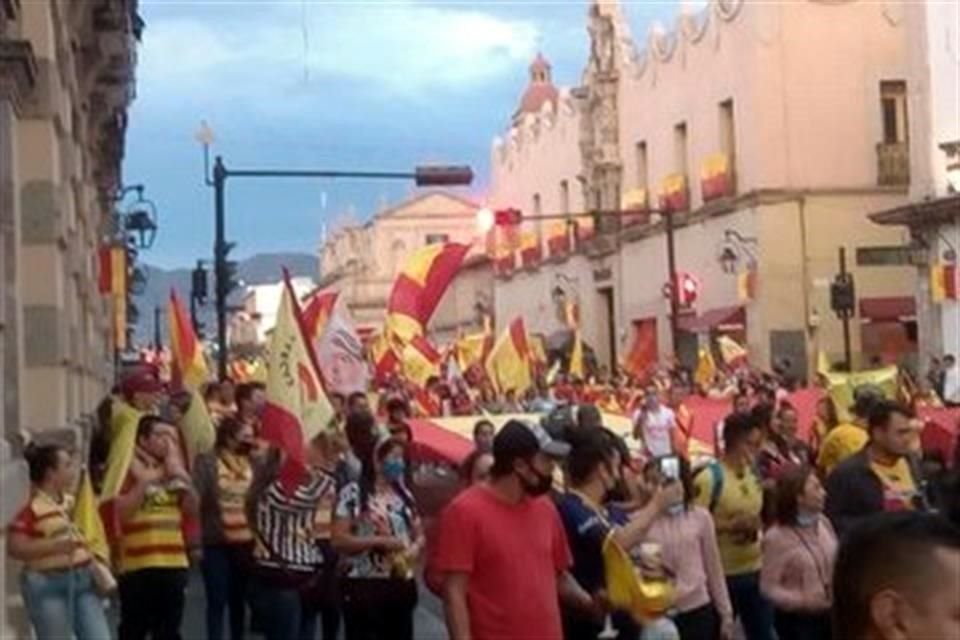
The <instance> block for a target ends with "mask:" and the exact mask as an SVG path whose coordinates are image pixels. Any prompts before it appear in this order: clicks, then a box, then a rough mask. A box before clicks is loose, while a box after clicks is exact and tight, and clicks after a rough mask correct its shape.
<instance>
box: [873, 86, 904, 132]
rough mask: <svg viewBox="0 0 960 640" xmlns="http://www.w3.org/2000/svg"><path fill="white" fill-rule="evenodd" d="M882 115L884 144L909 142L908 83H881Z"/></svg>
mask: <svg viewBox="0 0 960 640" xmlns="http://www.w3.org/2000/svg"><path fill="white" fill-rule="evenodd" d="M880 114H881V117H882V118H883V142H884V144H897V143H900V142H906V141H907V83H906V82H904V81H903V80H884V81H882V82H881V83H880Z"/></svg>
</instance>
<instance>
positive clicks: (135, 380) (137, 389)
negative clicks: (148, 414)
mask: <svg viewBox="0 0 960 640" xmlns="http://www.w3.org/2000/svg"><path fill="white" fill-rule="evenodd" d="M161 391H163V383H162V382H160V381H159V380H157V378H156V377H155V376H153V375H150V374H149V373H147V372H145V371H142V372H138V373H134V374H131V375H129V376H127V377H126V378H124V379H123V382H121V383H120V392H121V393H122V394H123V395H125V396H127V397H130V396H132V395H133V394H135V393H160V392H161Z"/></svg>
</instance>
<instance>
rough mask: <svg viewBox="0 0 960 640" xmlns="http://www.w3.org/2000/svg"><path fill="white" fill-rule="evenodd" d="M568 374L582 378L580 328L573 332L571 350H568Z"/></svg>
mask: <svg viewBox="0 0 960 640" xmlns="http://www.w3.org/2000/svg"><path fill="white" fill-rule="evenodd" d="M570 375H571V376H574V377H576V378H580V379H581V380H583V340H582V339H581V338H580V330H579V329H577V330H576V331H574V332H573V350H572V351H571V352H570Z"/></svg>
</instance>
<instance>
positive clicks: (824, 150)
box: [490, 0, 923, 377]
mask: <svg viewBox="0 0 960 640" xmlns="http://www.w3.org/2000/svg"><path fill="white" fill-rule="evenodd" d="M903 11H904V10H903V7H902V6H901V5H900V3H879V4H878V3H866V2H855V1H854V2H840V3H830V4H824V3H819V2H808V1H803V2H793V3H750V2H744V1H742V0H712V1H711V2H710V3H709V4H708V5H707V6H706V7H705V8H704V9H703V10H701V11H699V12H696V13H683V14H682V15H681V16H680V17H679V18H678V20H677V22H676V25H675V26H674V28H673V29H672V30H665V29H662V28H659V27H654V28H652V29H651V30H650V32H649V34H647V37H646V38H645V39H644V40H643V41H642V42H638V41H637V40H635V39H634V38H633V36H632V35H631V33H630V30H629V28H628V25H627V21H626V20H625V19H624V16H623V15H622V13H621V8H620V6H619V3H617V2H606V1H604V2H594V3H591V6H590V8H589V13H588V20H587V28H588V31H589V33H590V39H591V46H590V55H589V59H588V60H587V62H586V65H585V69H584V72H583V78H582V82H581V86H579V87H576V88H573V89H569V90H565V89H562V88H561V89H558V91H557V99H556V101H554V102H553V103H549V104H545V105H542V106H541V108H540V109H539V110H538V111H536V112H533V111H530V112H528V113H526V114H524V115H523V117H521V118H515V119H514V124H513V126H511V127H510V129H509V130H508V131H507V132H506V133H505V134H504V135H502V136H501V137H498V138H497V139H495V140H494V143H493V151H492V162H491V165H492V189H491V194H490V204H491V206H493V207H496V208H504V207H517V208H520V209H521V210H523V211H524V216H525V221H524V225H526V228H527V230H528V232H536V234H537V242H538V243H539V245H540V247H541V249H542V251H541V253H542V255H543V260H541V261H540V262H539V263H536V264H527V265H526V266H523V267H521V268H517V269H513V270H507V271H506V272H504V271H501V272H500V274H499V276H498V279H497V283H496V293H495V307H496V315H497V318H498V320H500V319H504V318H506V319H509V318H510V317H512V316H515V315H517V314H522V315H524V317H525V318H527V320H528V324H529V325H531V330H532V331H536V332H543V333H547V334H549V333H550V332H551V331H552V330H555V329H556V328H557V327H558V326H560V325H561V320H560V317H561V316H560V315H559V314H557V313H554V311H555V310H556V309H554V307H555V306H556V304H555V303H556V301H557V300H558V299H563V297H567V296H569V295H574V296H576V297H577V299H578V300H579V301H580V308H581V326H582V331H583V336H584V339H585V340H586V341H587V343H588V344H590V345H592V346H593V347H594V349H595V351H596V353H597V355H598V358H599V360H600V361H601V362H603V363H611V362H614V361H618V360H620V359H621V358H622V356H623V355H624V353H625V351H626V350H628V349H629V348H630V345H631V342H632V340H633V336H634V334H635V333H636V332H637V331H638V326H639V325H641V324H652V325H655V333H656V335H657V345H658V351H659V353H660V354H661V356H662V357H665V356H667V355H668V354H671V353H673V352H674V347H676V351H677V352H678V353H679V355H680V356H681V357H682V359H683V360H685V361H686V362H687V363H691V362H692V361H693V360H694V359H695V357H696V350H697V347H698V345H699V344H704V343H705V342H706V341H707V339H708V338H709V337H710V336H715V335H717V334H718V333H728V334H731V335H733V337H735V338H736V339H738V340H740V341H742V342H743V343H745V344H746V346H747V347H748V349H749V352H750V356H751V359H752V360H753V361H754V362H755V363H756V364H757V365H760V366H763V367H769V366H771V365H772V364H774V363H776V364H786V365H788V367H789V368H790V369H791V370H792V371H793V373H795V374H796V375H798V376H801V377H805V376H807V375H809V374H810V373H811V369H812V363H813V362H815V356H816V353H817V352H818V351H820V350H822V351H824V352H825V353H826V354H827V355H828V357H830V358H831V359H832V360H834V361H836V360H838V359H840V358H841V356H842V354H843V342H842V328H841V323H840V322H839V321H838V320H837V319H836V318H835V317H834V315H833V313H832V312H831V310H830V303H829V288H830V287H829V285H830V281H831V280H832V278H833V277H834V275H835V273H836V272H837V270H838V253H839V249H840V248H841V247H842V248H844V249H845V250H846V253H847V264H848V268H849V270H850V271H851V272H852V273H853V274H854V277H855V279H856V287H857V297H858V301H857V314H856V317H855V318H854V320H853V322H852V347H853V351H854V366H858V365H860V364H861V363H863V364H866V363H868V362H870V361H874V360H876V359H877V358H880V359H883V360H888V361H902V360H907V361H910V360H913V359H915V357H916V351H917V344H916V317H915V314H916V311H915V305H914V303H913V300H912V296H911V295H910V292H911V291H912V269H911V267H909V266H908V265H904V264H900V263H897V264H892V265H890V264H887V263H886V262H884V261H883V260H881V259H879V258H878V256H883V255H886V254H888V253H891V252H893V251H894V250H895V249H897V248H900V249H902V248H903V247H904V245H905V244H906V242H905V239H904V235H905V234H903V233H901V232H898V231H896V230H895V229H890V228H882V227H879V226H876V225H873V224H871V223H870V221H869V219H868V218H867V214H868V213H869V212H871V211H876V210H877V209H880V208H885V207H892V206H896V205H899V204H901V203H903V202H905V201H906V199H907V192H908V185H909V178H910V176H909V162H908V156H909V132H908V131H907V123H908V122H913V120H912V118H913V117H914V116H915V115H916V117H923V116H922V114H912V113H911V114H910V119H908V117H907V112H908V110H909V105H908V103H907V94H906V87H907V80H906V79H907V66H908V65H907V50H908V42H907V39H906V34H905V28H904V15H903ZM668 211H669V212H671V213H670V215H672V216H673V218H672V219H673V221H674V223H675V226H676V234H675V250H676V265H677V272H678V273H686V274H690V276H692V277H693V278H694V279H695V280H696V281H697V282H698V283H699V291H698V298H697V300H696V302H695V303H694V304H693V305H691V306H690V308H685V309H681V313H680V314H678V319H677V324H678V326H679V331H678V334H677V335H678V343H677V344H676V345H673V344H672V332H671V330H670V312H669V305H668V303H667V300H666V299H665V297H664V293H663V292H664V286H665V285H667V284H668V281H669V277H668V269H667V256H666V254H667V248H666V245H667V243H666V237H665V232H664V231H665V229H664V217H663V214H664V213H666V212H668ZM578 214H579V215H578ZM564 215H567V216H569V219H570V224H568V225H567V227H568V228H569V229H570V230H572V232H573V233H574V235H576V236H577V240H578V242H575V243H574V244H575V246H574V247H573V248H572V250H571V251H569V252H564V251H558V252H555V253H554V252H551V251H549V250H548V248H547V245H548V244H549V241H550V235H551V234H554V233H557V231H556V225H557V222H556V221H555V220H554V219H555V218H558V217H560V218H562V216H564ZM544 216H547V217H549V218H548V219H549V221H548V219H544V220H538V217H544ZM547 229H550V231H546V230H547ZM584 231H586V232H584ZM517 262H521V261H517ZM558 290H559V291H561V292H563V293H564V294H565V295H564V296H563V297H558V296H557V295H555V294H556V293H557V291H558ZM544 311H548V312H547V313H544Z"/></svg>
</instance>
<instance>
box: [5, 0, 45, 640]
mask: <svg viewBox="0 0 960 640" xmlns="http://www.w3.org/2000/svg"><path fill="white" fill-rule="evenodd" d="M18 10H19V4H18V3H16V2H9V1H8V2H2V3H0V399H2V405H3V408H2V411H3V413H2V420H3V428H2V433H0V520H2V522H4V523H6V522H8V521H9V519H10V517H12V515H13V514H14V513H15V510H16V509H17V508H19V506H20V505H22V504H23V500H24V493H25V491H26V487H27V485H28V480H27V473H26V468H25V465H24V464H23V462H22V459H21V456H20V439H19V437H18V434H19V431H20V428H21V419H20V416H21V410H20V405H21V403H20V395H21V393H20V391H21V376H20V371H21V363H22V351H21V348H20V333H21V331H20V329H21V326H22V323H21V315H20V303H19V283H18V276H19V271H18V264H19V259H18V257H19V250H18V245H19V242H18V235H19V230H20V224H19V218H20V216H19V211H18V203H17V199H16V184H17V162H16V158H17V152H16V147H17V140H16V127H17V118H18V115H20V114H21V113H22V110H23V107H24V102H25V100H26V99H27V97H28V94H29V93H30V92H31V91H32V89H33V88H34V85H35V83H36V76H37V68H36V61H35V59H34V55H33V48H32V46H31V45H30V43H29V42H27V41H25V40H20V39H19V38H18V37H16V36H15V35H14V31H15V29H14V28H13V27H15V26H16V23H15V20H16V18H17V17H18ZM7 563H8V560H7V553H6V536H5V535H4V533H3V532H2V531H0V585H2V588H3V593H2V601H0V637H2V638H20V637H25V631H24V629H23V626H22V622H23V616H22V609H21V608H20V607H18V606H17V604H18V603H19V593H20V590H19V587H18V585H17V580H16V573H15V572H14V571H12V570H11V571H8V570H7ZM11 605H14V609H15V610H14V611H10V610H9V608H10V606H11ZM16 609H19V611H17V610H16ZM18 614H19V615H18ZM17 621H19V623H20V624H15V622H17Z"/></svg>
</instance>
